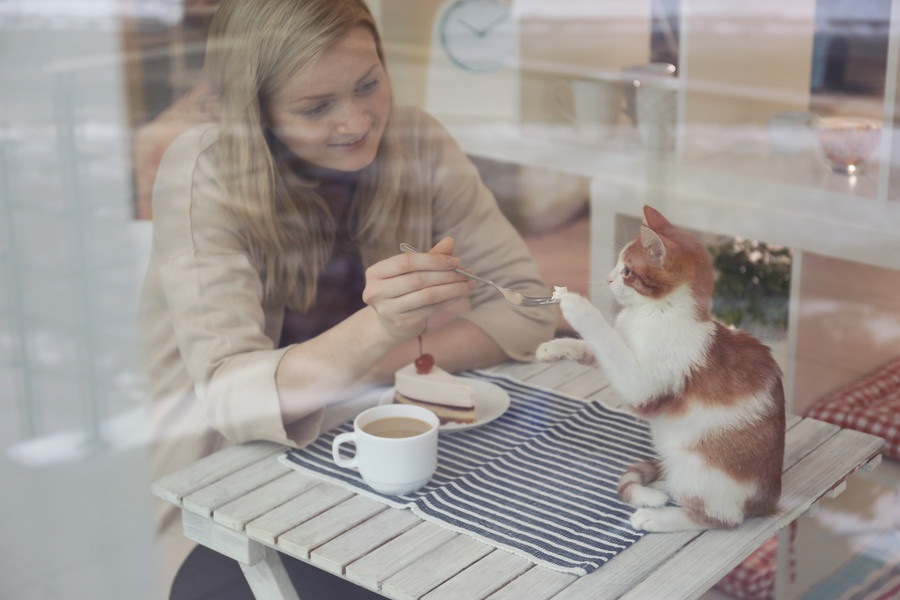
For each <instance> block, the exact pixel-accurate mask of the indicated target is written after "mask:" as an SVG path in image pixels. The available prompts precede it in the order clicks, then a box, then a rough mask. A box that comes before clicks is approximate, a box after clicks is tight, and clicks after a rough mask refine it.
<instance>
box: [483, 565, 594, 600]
mask: <svg viewBox="0 0 900 600" xmlns="http://www.w3.org/2000/svg"><path fill="white" fill-rule="evenodd" d="M577 580H578V576H577V575H572V574H571V573H561V572H559V571H553V570H551V569H547V568H545V567H539V566H534V567H532V568H531V569H529V570H528V571H526V572H525V573H523V574H522V575H521V576H519V577H517V578H516V579H514V580H512V581H511V582H509V583H507V584H506V585H505V586H503V587H502V588H500V589H499V590H497V591H496V592H495V593H494V594H492V595H490V596H488V600H542V599H544V598H552V597H553V596H554V595H556V594H557V593H559V592H560V591H562V590H564V589H565V588H567V587H568V586H570V585H571V584H572V583H574V582H575V581H577Z"/></svg>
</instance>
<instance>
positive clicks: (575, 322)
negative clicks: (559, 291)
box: [559, 292, 612, 336]
mask: <svg viewBox="0 0 900 600" xmlns="http://www.w3.org/2000/svg"><path fill="white" fill-rule="evenodd" d="M559 307H560V308H561V309H562V314H563V316H564V317H565V318H566V321H568V322H569V324H570V325H571V326H572V327H574V328H575V331H577V332H579V333H581V334H582V336H584V335H585V332H595V333H597V334H601V335H602V334H604V333H606V332H607V331H611V330H612V326H611V325H610V324H609V323H608V322H607V321H606V319H605V318H604V317H603V314H602V313H601V312H600V311H599V310H597V308H596V307H595V306H594V305H593V304H591V302H590V300H588V299H587V298H585V297H584V296H582V295H581V294H576V293H574V292H566V293H564V294H563V296H562V300H561V301H560V304H559Z"/></svg>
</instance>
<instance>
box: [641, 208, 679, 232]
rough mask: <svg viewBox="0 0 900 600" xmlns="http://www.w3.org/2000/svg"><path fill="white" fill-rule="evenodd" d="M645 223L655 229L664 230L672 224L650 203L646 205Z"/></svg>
mask: <svg viewBox="0 0 900 600" xmlns="http://www.w3.org/2000/svg"><path fill="white" fill-rule="evenodd" d="M644 225H646V226H647V227H649V228H650V229H652V230H654V231H662V230H664V229H665V228H666V227H670V226H671V225H672V224H671V223H669V221H668V220H667V219H666V218H665V217H664V216H662V213H661V212H659V211H658V210H656V209H655V208H653V207H652V206H649V205H646V204H645V205H644Z"/></svg>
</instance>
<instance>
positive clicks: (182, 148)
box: [163, 123, 219, 164]
mask: <svg viewBox="0 0 900 600" xmlns="http://www.w3.org/2000/svg"><path fill="white" fill-rule="evenodd" d="M218 140H219V126H218V125H217V124H215V123H201V124H198V125H192V126H190V127H188V128H187V129H185V130H184V131H182V132H181V133H180V134H178V137H176V138H175V139H174V140H173V141H172V143H171V144H169V147H168V148H167V149H166V153H165V155H164V156H163V160H164V161H165V160H166V159H167V158H169V159H171V160H175V161H177V162H178V163H181V164H185V163H194V162H196V160H197V159H198V158H199V157H200V156H201V155H203V154H204V153H206V152H207V151H208V150H209V149H210V148H212V147H213V146H214V145H215V143H216V142H217V141H218ZM191 159H193V160H191Z"/></svg>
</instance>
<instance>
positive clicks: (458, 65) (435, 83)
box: [425, 0, 520, 124]
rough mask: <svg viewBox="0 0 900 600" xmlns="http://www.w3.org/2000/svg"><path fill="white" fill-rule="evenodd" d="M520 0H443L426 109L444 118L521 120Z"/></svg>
mask: <svg viewBox="0 0 900 600" xmlns="http://www.w3.org/2000/svg"><path fill="white" fill-rule="evenodd" d="M514 2H515V0H444V1H443V2H442V4H441V7H440V8H439V9H438V11H437V13H436V14H435V17H434V21H433V25H432V35H431V51H430V53H429V61H428V81H427V84H426V94H425V109H426V110H427V111H428V112H430V113H431V114H432V115H433V116H435V117H437V118H438V119H440V120H441V121H443V122H444V123H445V124H450V123H451V122H454V121H457V122H458V121H466V122H471V121H472V120H473V119H475V120H492V121H497V120H501V121H504V122H512V123H518V120H519V29H520V23H519V17H518V13H517V11H516V10H515V9H514V8H513V7H514Z"/></svg>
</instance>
